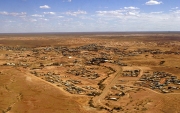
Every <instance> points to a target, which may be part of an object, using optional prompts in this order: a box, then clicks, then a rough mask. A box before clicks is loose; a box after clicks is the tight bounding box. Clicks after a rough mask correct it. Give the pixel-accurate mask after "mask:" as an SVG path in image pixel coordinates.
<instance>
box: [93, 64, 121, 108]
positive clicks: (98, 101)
mask: <svg viewBox="0 0 180 113" xmlns="http://www.w3.org/2000/svg"><path fill="white" fill-rule="evenodd" d="M121 73H122V68H121V67H118V70H117V71H116V73H114V74H113V75H111V76H112V77H113V78H112V80H111V82H109V84H106V87H105V88H104V89H103V91H102V93H101V94H100V95H99V96H96V97H94V98H93V102H94V105H95V106H97V105H101V106H103V104H102V103H101V100H102V99H104V98H105V97H106V95H107V93H108V92H109V89H110V88H111V87H112V86H114V84H115V83H116V82H117V81H118V78H119V76H121Z"/></svg>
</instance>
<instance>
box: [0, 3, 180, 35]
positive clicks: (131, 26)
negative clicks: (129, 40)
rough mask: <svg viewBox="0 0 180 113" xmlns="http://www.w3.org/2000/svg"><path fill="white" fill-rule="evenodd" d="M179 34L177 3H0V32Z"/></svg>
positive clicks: (179, 15) (179, 13)
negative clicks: (136, 32) (162, 32)
mask: <svg viewBox="0 0 180 113" xmlns="http://www.w3.org/2000/svg"><path fill="white" fill-rule="evenodd" d="M94 31H180V0H0V33H14V32H15V33H17V32H94Z"/></svg>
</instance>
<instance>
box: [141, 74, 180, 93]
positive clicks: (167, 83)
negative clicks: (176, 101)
mask: <svg viewBox="0 0 180 113" xmlns="http://www.w3.org/2000/svg"><path fill="white" fill-rule="evenodd" d="M139 81H141V82H140V85H141V86H145V87H148V88H151V89H153V90H159V91H160V92H162V93H168V92H172V91H173V90H178V89H179V85H180V79H178V78H177V76H174V75H172V74H170V73H166V72H159V71H156V72H153V73H152V74H151V73H144V74H143V75H142V76H141V78H140V79H139Z"/></svg>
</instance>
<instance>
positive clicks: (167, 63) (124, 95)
mask: <svg viewBox="0 0 180 113" xmlns="http://www.w3.org/2000/svg"><path fill="white" fill-rule="evenodd" d="M155 35H156V34H155ZM82 36H83V37H84V38H82ZM173 36H174V35H173ZM173 36H172V37H173ZM175 36H176V35H175ZM175 36H174V37H175ZM178 36H180V35H179V34H178ZM4 37H5V36H4V35H2V36H1V38H0V66H1V70H0V77H1V80H2V81H0V82H2V83H1V84H2V86H3V87H1V90H0V91H1V92H0V93H1V95H2V96H3V95H5V94H4V92H3V91H4V90H7V91H6V92H7V93H8V92H12V91H11V89H10V88H8V87H9V86H8V83H9V84H11V82H10V81H9V82H7V83H3V80H4V79H5V78H3V77H5V76H6V75H7V74H8V73H10V72H9V71H5V70H16V71H18V73H22V74H23V76H25V78H26V80H29V81H31V82H32V78H34V77H35V78H34V79H37V81H38V80H39V81H41V82H43V83H47V84H49V85H52V87H56V88H59V90H60V91H61V92H63V93H64V94H65V95H66V96H67V97H66V98H68V97H69V98H82V99H78V100H75V101H77V102H78V103H82V104H81V106H83V107H82V108H81V109H85V111H83V112H98V113H132V112H134V113H136V112H137V113H140V112H142V113H144V112H158V113H160V112H170V111H172V113H173V112H174V113H175V112H176V111H178V110H179V108H178V106H176V105H178V104H179V103H180V100H179V99H177V98H178V97H179V96H180V57H179V56H180V38H179V37H178V38H177V36H176V37H175V38H172V39H171V38H169V37H171V35H170V36H169V35H168V36H167V37H166V34H162V35H158V36H154V35H152V36H151V37H152V39H148V38H144V39H143V38H142V37H149V35H139V36H135V37H133V36H131V35H127V36H126V35H125V36H124V35H112V36H111V35H107V36H105V38H102V37H104V35H77V36H75V38H74V37H73V38H69V37H70V36H69V37H68V36H67V37H68V38H67V39H65V38H62V36H59V37H58V36H51V35H50V36H49V37H48V36H47V37H46V36H45V37H46V38H42V39H38V40H37V39H35V38H34V37H33V36H32V37H28V36H27V40H26V37H25V36H19V37H20V38H19V37H13V40H15V41H14V42H11V41H10V40H9V39H8V38H4ZM23 37H25V38H23ZM52 37H53V38H52ZM54 37H56V38H54ZM91 37H95V38H91ZM109 37H110V38H109ZM130 37H132V40H129V39H128V38H130ZM139 37H140V38H139ZM153 37H160V38H159V40H157V39H155V38H153ZM164 37H165V38H164ZM162 38H163V40H164V41H161V40H162ZM41 40H44V41H45V44H42V45H41ZM165 40H167V41H165ZM28 41H29V42H28ZM33 41H34V42H33ZM35 41H37V42H38V43H37V44H36V42H35ZM51 41H52V42H51ZM10 43H14V44H15V45H11V44H10ZM16 43H17V44H16ZM26 43H27V45H26ZM46 43H47V44H46ZM24 44H25V45H24ZM10 75H11V74H9V76H10ZM12 75H13V74H12ZM14 78H16V77H14ZM11 81H15V80H11ZM31 84H32V83H31ZM29 87H30V86H29ZM44 87H45V86H44ZM3 88H5V89H3ZM44 90H45V89H44ZM21 95H23V93H21ZM21 95H20V96H21ZM52 95H53V94H52ZM18 98H19V97H18ZM31 98H33V97H31ZM12 100H16V99H12ZM6 101H8V102H9V101H10V100H6ZM19 101H24V100H23V98H22V97H21V98H20V99H19V100H18V102H19ZM168 101H172V103H173V105H174V106H173V108H172V109H170V108H169V107H166V106H167V105H168ZM18 102H14V104H11V106H9V105H6V104H4V105H0V111H2V113H8V112H11V111H13V110H15V108H16V107H13V106H15V105H16V103H18ZM164 102H167V103H166V104H167V105H166V104H163V103H164ZM10 103H13V102H10ZM31 104H33V102H31ZM13 108H14V109H13ZM67 109H68V108H67ZM69 109H71V108H69ZM173 110H174V111H173ZM63 112H64V113H66V112H67V113H70V111H63ZM81 112H82V111H81Z"/></svg>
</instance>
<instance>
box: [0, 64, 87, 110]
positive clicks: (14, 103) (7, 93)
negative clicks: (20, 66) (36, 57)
mask: <svg viewBox="0 0 180 113" xmlns="http://www.w3.org/2000/svg"><path fill="white" fill-rule="evenodd" d="M1 70H3V72H2V73H3V74H2V75H0V86H1V87H0V97H1V98H0V103H1V104H0V111H1V112H2V113H5V112H7V111H10V112H9V113H89V112H86V111H84V110H82V106H81V105H80V103H78V102H77V101H76V99H75V98H71V97H70V96H67V95H65V93H64V92H63V91H61V90H59V88H57V87H54V86H52V85H51V84H47V83H46V82H44V81H42V80H41V79H38V78H37V77H34V76H31V75H25V74H23V73H22V72H21V71H19V70H17V69H13V68H7V67H2V66H1Z"/></svg>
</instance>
